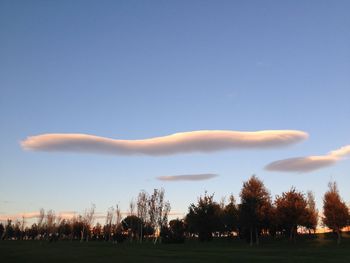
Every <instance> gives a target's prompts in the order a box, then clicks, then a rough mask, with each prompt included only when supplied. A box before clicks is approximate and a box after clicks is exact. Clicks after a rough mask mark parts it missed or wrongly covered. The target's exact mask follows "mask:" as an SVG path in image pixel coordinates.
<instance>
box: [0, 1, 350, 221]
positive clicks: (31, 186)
mask: <svg viewBox="0 0 350 263" xmlns="http://www.w3.org/2000/svg"><path fill="white" fill-rule="evenodd" d="M349 10H350V2H349V1H7V0H1V1H0V39H1V41H0V92H1V93H0V123H1V129H0V145H1V147H0V181H1V190H0V216H1V215H7V214H18V213H22V212H34V211H38V210H39V209H40V208H44V209H46V210H48V209H53V210H55V211H56V212H61V211H78V212H82V211H83V210H84V209H85V208H88V207H89V206H90V204H91V203H94V204H96V209H97V211H99V212H104V211H106V210H107V208H108V207H110V206H112V205H115V204H119V205H120V207H121V209H122V210H123V211H126V210H128V203H129V201H130V200H131V198H135V197H136V196H137V194H138V192H139V191H140V190H142V189H144V190H146V191H148V192H151V191H152V190H153V189H154V188H160V187H163V188H164V189H165V193H166V198H167V199H168V200H169V201H170V203H171V206H172V210H173V211H175V212H179V213H185V212H186V211H187V208H188V206H189V204H190V203H192V202H196V200H197V197H198V196H199V195H201V194H203V193H204V191H205V190H207V191H208V192H209V193H215V197H216V200H218V201H219V200H220V198H221V197H222V196H228V195H229V194H231V193H233V194H234V195H235V197H236V199H239V197H238V195H239V191H240V189H241V187H242V182H243V181H246V180H247V179H248V178H249V177H250V176H251V175H252V174H256V175H257V176H258V177H259V178H260V179H262V180H263V181H264V183H265V185H266V187H267V188H268V189H269V190H270V191H271V194H272V196H275V195H276V194H281V193H282V192H283V191H287V190H289V189H290V188H291V187H292V186H295V187H296V188H297V189H298V190H301V191H304V192H306V191H307V190H311V191H313V192H314V193H315V196H316V200H317V205H318V208H319V209H321V205H322V195H323V194H324V192H325V191H326V190H327V184H328V182H329V181H330V180H336V181H337V182H338V185H339V189H340V193H341V195H342V197H343V198H344V199H345V201H347V202H350V160H349V159H344V160H342V161H339V162H336V163H335V164H334V165H333V166H330V167H324V168H323V169H319V170H316V171H312V172H309V173H299V172H294V173H285V172H276V171H268V170H265V169H264V167H265V166H266V165H267V164H269V163H271V162H274V161H277V160H281V159H286V158H292V157H301V156H310V155H324V154H327V153H328V152H330V151H333V150H336V149H338V148H340V147H342V146H346V145H350V122H349V119H350V118H349V117H350V103H349V98H350V31H349V28H350V16H349V15H348V14H349ZM197 130H233V131H259V130H300V131H304V132H307V133H308V134H309V138H308V139H307V140H305V141H302V142H299V143H297V144H293V145H291V146H288V147H279V148H269V149H244V150H242V149H231V150H225V151H217V152H209V153H208V152H207V153H178V154H175V155H164V156H163V155H161V156H147V155H146V156H140V155H135V156H134V155H131V156H130V155H103V154H87V153H79V152H76V153H70V152H39V151H38V152H37V151H25V150H23V149H22V148H21V145H20V142H21V141H23V140H25V139H26V138H27V137H28V136H35V135H40V134H47V133H83V134H91V135H95V136H101V137H108V138H112V139H125V140H135V139H147V138H153V137H160V136H166V135H170V134H174V133H178V132H188V131H197ZM191 174H201V175H203V174H204V175H211V174H214V175H218V176H214V177H213V178H209V179H208V180H203V181H201V180H197V181H181V180H179V181H174V182H170V181H159V180H157V177H161V176H173V175H186V176H187V175H191ZM209 177H210V176H209Z"/></svg>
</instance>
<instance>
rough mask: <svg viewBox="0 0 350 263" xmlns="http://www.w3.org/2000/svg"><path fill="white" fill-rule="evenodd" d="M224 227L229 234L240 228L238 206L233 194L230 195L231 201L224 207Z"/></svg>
mask: <svg viewBox="0 0 350 263" xmlns="http://www.w3.org/2000/svg"><path fill="white" fill-rule="evenodd" d="M222 212H223V213H222V214H223V218H222V223H223V228H224V231H225V232H226V233H228V234H229V235H231V234H232V232H234V231H237V229H238V207H237V204H236V200H235V198H234V196H233V195H230V197H229V203H228V204H227V205H226V206H224V208H223V211H222Z"/></svg>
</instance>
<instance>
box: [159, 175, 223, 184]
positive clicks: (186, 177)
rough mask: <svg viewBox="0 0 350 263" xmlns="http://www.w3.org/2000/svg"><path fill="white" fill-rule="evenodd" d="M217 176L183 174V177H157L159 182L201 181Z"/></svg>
mask: <svg viewBox="0 0 350 263" xmlns="http://www.w3.org/2000/svg"><path fill="white" fill-rule="evenodd" d="M217 176H219V175H218V174H183V175H165V176H159V177H157V179H158V180H160V181H170V182H174V181H203V180H209V179H212V178H214V177H217Z"/></svg>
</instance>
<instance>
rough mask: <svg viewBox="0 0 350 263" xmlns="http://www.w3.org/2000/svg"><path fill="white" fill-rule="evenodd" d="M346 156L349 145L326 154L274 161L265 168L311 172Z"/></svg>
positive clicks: (349, 152)
mask: <svg viewBox="0 0 350 263" xmlns="http://www.w3.org/2000/svg"><path fill="white" fill-rule="evenodd" d="M348 156H350V145H347V146H344V147H341V148H339V149H337V150H334V151H331V152H329V153H328V154H326V155H319V156H306V157H296V158H289V159H284V160H279V161H275V162H272V163H270V164H268V165H267V166H266V167H265V169H266V170H269V171H280V172H301V173H302V172H304V173H305V172H312V171H315V170H318V169H321V168H324V167H328V166H331V165H334V164H335V163H337V162H338V161H340V160H342V159H344V158H346V157H348Z"/></svg>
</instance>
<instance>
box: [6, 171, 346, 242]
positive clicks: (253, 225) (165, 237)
mask: <svg viewBox="0 0 350 263" xmlns="http://www.w3.org/2000/svg"><path fill="white" fill-rule="evenodd" d="M328 187H329V189H328V191H327V192H326V193H325V194H324V197H323V216H322V217H321V222H319V220H318V219H319V212H318V210H317V208H316V204H315V197H314V194H313V193H312V192H311V191H308V192H307V193H306V194H305V193H303V192H301V191H298V190H296V189H295V188H294V187H292V188H291V189H290V190H288V191H286V192H283V193H282V194H281V195H277V196H276V197H275V198H274V200H273V199H272V197H271V195H270V192H269V191H268V189H267V188H266V187H265V185H264V183H263V182H262V181H261V180H260V179H259V178H258V177H256V176H252V177H251V178H250V179H249V180H248V181H246V182H244V183H243V186H242V189H241V192H240V195H239V197H240V203H237V202H236V199H235V197H234V196H233V195H230V196H229V198H228V201H227V202H226V201H225V199H224V198H223V199H222V200H221V201H220V202H217V201H215V200H214V194H208V193H207V192H205V193H204V195H203V196H200V197H199V198H198V201H197V203H192V204H190V206H189V208H188V213H187V214H186V216H185V217H184V218H182V219H179V218H178V219H175V220H170V221H169V222H168V215H169V212H170V209H171V207H170V203H169V201H166V200H165V192H164V189H154V191H153V193H151V194H148V193H147V192H146V191H141V192H140V193H139V194H138V196H137V199H136V202H133V201H132V202H130V205H129V211H130V213H129V215H128V216H126V217H124V218H123V217H122V213H121V210H120V208H119V207H118V206H116V207H110V208H109V209H108V211H107V214H106V221H105V224H104V225H102V224H100V223H96V224H94V219H95V206H94V205H92V206H91V208H89V209H87V210H86V211H85V213H84V214H82V215H78V216H75V217H73V218H72V219H62V218H60V217H59V216H56V215H55V213H54V211H52V210H49V211H47V212H45V211H44V210H43V209H41V210H40V214H39V216H38V221H37V222H36V223H34V224H32V225H31V226H25V220H24V218H22V220H17V221H15V222H12V221H11V220H8V221H7V223H6V224H0V237H1V239H2V240H6V239H7V240H47V241H57V240H71V241H73V240H80V241H81V242H83V241H85V242H87V241H91V240H94V241H98V240H99V241H109V242H114V243H121V242H123V241H125V240H129V241H130V242H140V243H142V242H143V241H144V240H147V241H152V242H154V243H157V242H158V243H160V242H163V243H182V242H184V241H185V239H198V240H200V241H211V240H212V239H213V238H214V237H217V238H240V239H243V240H246V241H247V242H248V243H249V244H250V245H251V246H253V244H256V245H259V243H260V240H261V238H264V237H271V238H279V237H282V238H288V239H289V240H293V241H295V240H296V238H297V236H298V235H299V233H305V234H309V235H311V234H313V233H315V231H316V228H317V226H318V225H319V223H321V224H322V225H323V226H326V227H328V228H329V229H330V230H332V231H333V233H335V235H336V237H337V243H340V242H341V237H342V230H343V229H344V227H346V226H350V214H349V208H348V207H347V205H346V203H345V202H344V201H343V200H342V198H341V197H340V194H339V191H338V188H337V184H336V183H335V182H331V183H329V185H328Z"/></svg>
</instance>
